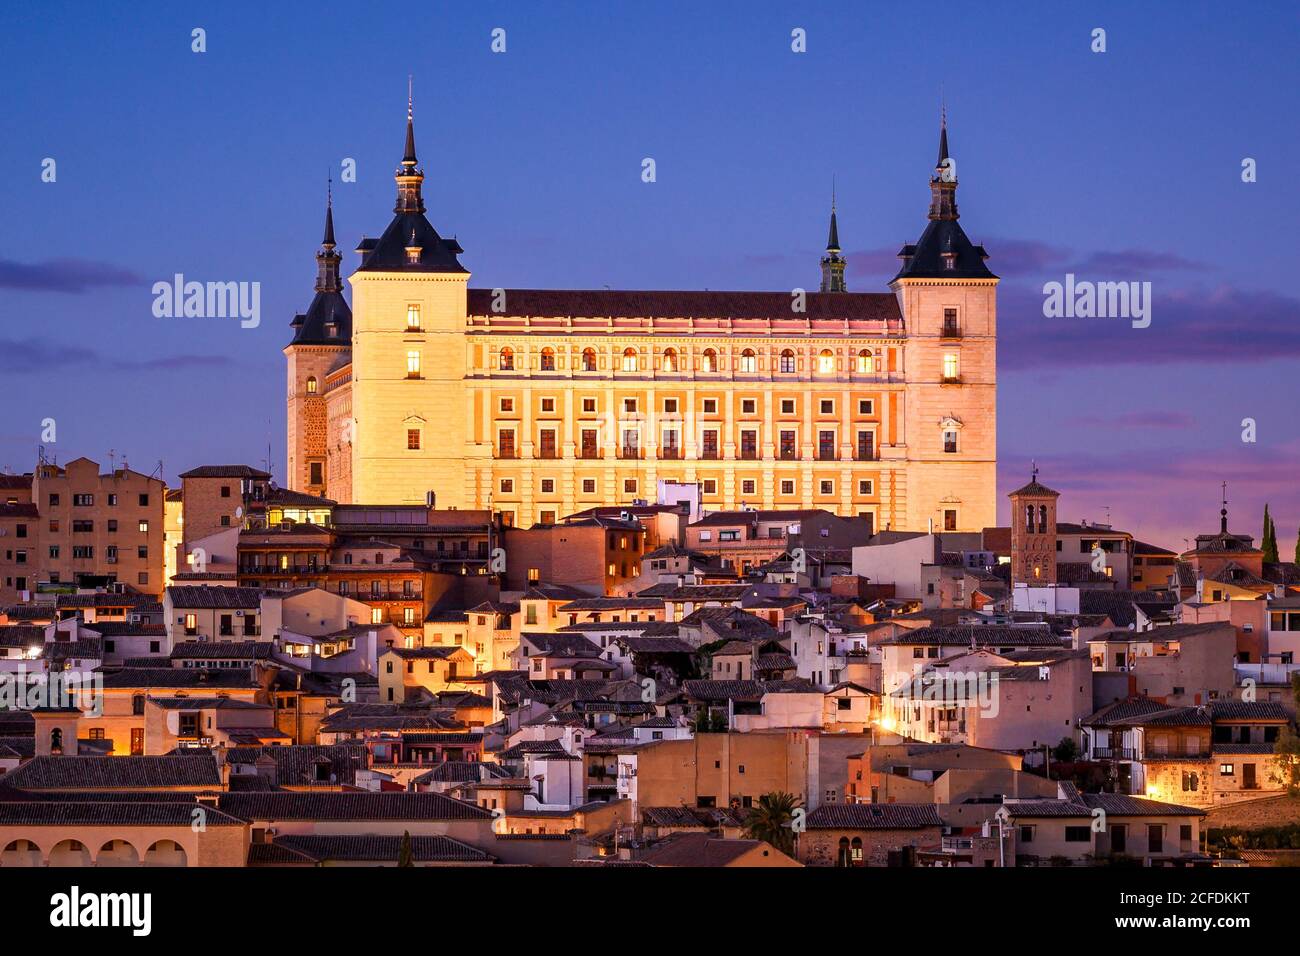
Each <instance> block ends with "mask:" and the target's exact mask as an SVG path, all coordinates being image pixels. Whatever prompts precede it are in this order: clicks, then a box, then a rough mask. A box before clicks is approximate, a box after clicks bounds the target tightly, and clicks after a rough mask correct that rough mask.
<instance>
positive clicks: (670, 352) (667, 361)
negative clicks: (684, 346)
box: [664, 349, 677, 372]
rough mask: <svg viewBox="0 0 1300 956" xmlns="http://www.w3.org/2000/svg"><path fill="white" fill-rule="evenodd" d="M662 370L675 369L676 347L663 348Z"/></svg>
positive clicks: (672, 370) (671, 370) (673, 370)
mask: <svg viewBox="0 0 1300 956" xmlns="http://www.w3.org/2000/svg"><path fill="white" fill-rule="evenodd" d="M664 371H665V372H675V371H677V350H676V349H665V350H664Z"/></svg>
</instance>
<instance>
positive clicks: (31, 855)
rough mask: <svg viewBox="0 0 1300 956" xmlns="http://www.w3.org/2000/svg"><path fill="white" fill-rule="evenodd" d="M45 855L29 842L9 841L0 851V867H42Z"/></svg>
mask: <svg viewBox="0 0 1300 956" xmlns="http://www.w3.org/2000/svg"><path fill="white" fill-rule="evenodd" d="M44 865H45V855H44V854H43V853H42V852H41V848H40V847H39V846H37V845H36V844H35V843H33V842H32V841H31V840H10V841H9V845H8V846H6V847H5V848H4V850H0V866H44Z"/></svg>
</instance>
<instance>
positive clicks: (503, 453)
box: [497, 428, 519, 458]
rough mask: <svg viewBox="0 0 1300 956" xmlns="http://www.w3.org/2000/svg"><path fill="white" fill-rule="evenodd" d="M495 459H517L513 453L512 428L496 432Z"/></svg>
mask: <svg viewBox="0 0 1300 956" xmlns="http://www.w3.org/2000/svg"><path fill="white" fill-rule="evenodd" d="M497 457H498V458H518V457H519V455H518V453H517V452H516V451H515V430H514V429H513V428H503V429H501V431H499V432H497Z"/></svg>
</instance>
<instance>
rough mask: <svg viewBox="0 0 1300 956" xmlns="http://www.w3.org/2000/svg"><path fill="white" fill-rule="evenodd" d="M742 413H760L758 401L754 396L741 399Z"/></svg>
mask: <svg viewBox="0 0 1300 956" xmlns="http://www.w3.org/2000/svg"><path fill="white" fill-rule="evenodd" d="M740 414H742V415H757V414H758V402H757V401H756V400H755V399H752V398H744V399H741V401H740Z"/></svg>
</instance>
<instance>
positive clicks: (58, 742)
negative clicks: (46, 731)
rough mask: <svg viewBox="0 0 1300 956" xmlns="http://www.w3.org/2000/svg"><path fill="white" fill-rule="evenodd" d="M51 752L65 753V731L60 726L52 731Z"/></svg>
mask: <svg viewBox="0 0 1300 956" xmlns="http://www.w3.org/2000/svg"><path fill="white" fill-rule="evenodd" d="M50 753H52V754H61V753H63V731H62V730H60V729H59V728H58V727H55V728H54V729H53V730H51V731H50Z"/></svg>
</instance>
